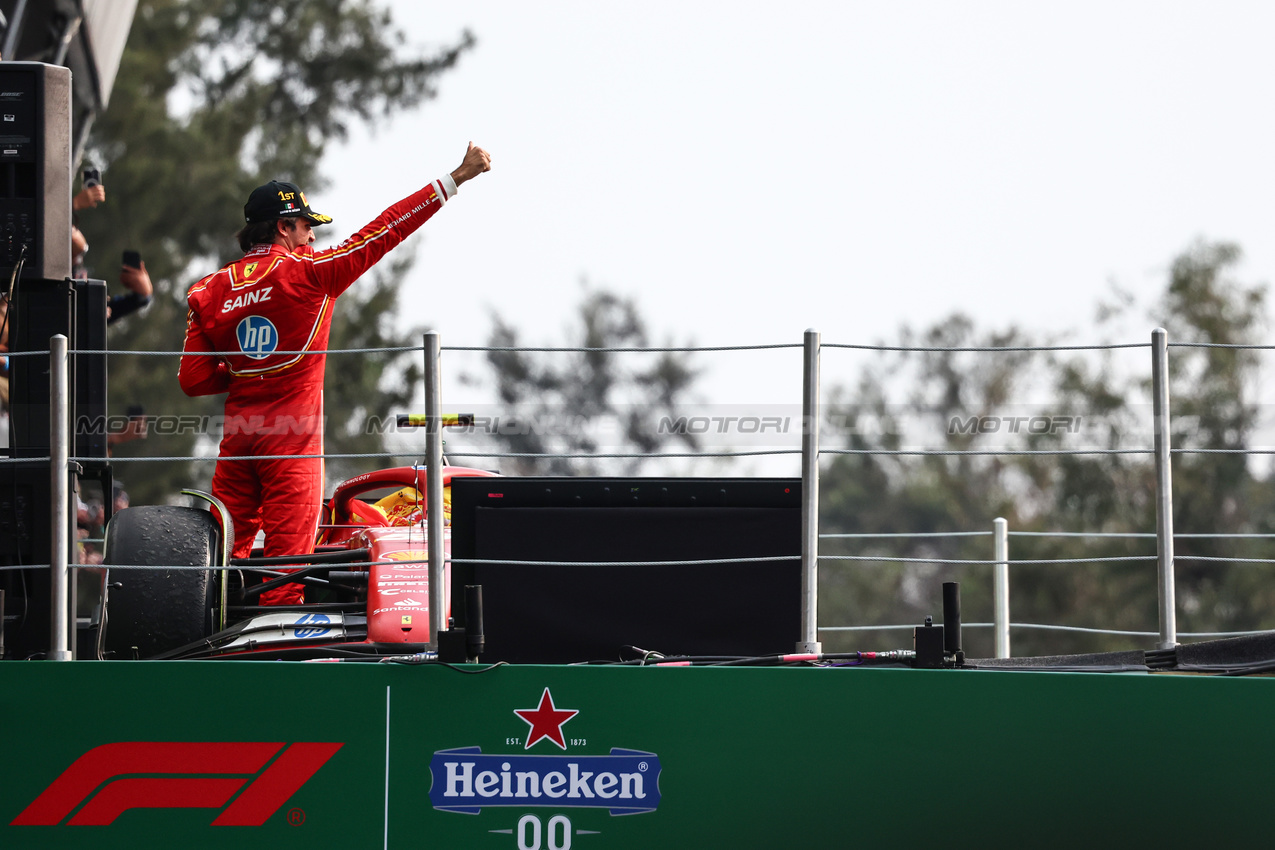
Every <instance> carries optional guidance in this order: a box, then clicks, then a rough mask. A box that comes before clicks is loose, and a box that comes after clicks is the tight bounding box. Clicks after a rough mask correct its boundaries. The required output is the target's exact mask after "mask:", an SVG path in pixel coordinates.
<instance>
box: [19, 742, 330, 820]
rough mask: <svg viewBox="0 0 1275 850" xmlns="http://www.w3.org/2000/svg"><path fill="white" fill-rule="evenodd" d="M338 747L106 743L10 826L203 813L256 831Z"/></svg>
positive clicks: (80, 760)
mask: <svg viewBox="0 0 1275 850" xmlns="http://www.w3.org/2000/svg"><path fill="white" fill-rule="evenodd" d="M342 746H343V745H342V744H331V743H298V744H292V745H287V744H280V743H269V742H260V743H258V742H234V743H211V742H210V743H191V742H166V741H129V742H121V743H116V744H103V745H102V746H100V747H94V748H93V749H91V750H89V751H88V752H87V753H85V754H84V755H82V756H80V757H79V758H78V759H76V760H75V761H74V762H73V763H72V764H71V766H70V767H68V768H67V769H66V770H65V771H63V773H62V775H61V776H59V777H58V778H57V779H55V780H53V784H52V785H50V786H49V787H48V788H46V789H44V792H43V793H42V794H40V796H39V797H36V798H35V800H34V801H33V802H32V803H31V805H29V806H27V807H26V808H25V809H23V810H22V812H21V813H20V814H19V815H18V816H17V817H16V818H14V819H13V821H12V823H11V824H10V825H11V826H56V825H57V824H60V823H62V822H64V821H65V822H66V823H68V824H71V825H74V826H79V825H87V826H103V825H106V824H109V823H111V822H113V821H114V820H115V819H116V818H117V817H119V816H120V815H121V814H123V813H124V812H125V811H127V810H129V809H168V808H204V809H221V810H222V811H221V814H219V815H218V816H217V818H216V819H215V820H214V821H213V822H212V825H213V826H260V825H261V824H263V823H265V822H266V821H267V820H268V819H269V818H270V816H271V815H273V814H274V813H275V812H277V811H278V810H279V808H280V807H281V806H282V805H283V804H284V803H285V802H287V801H288V798H289V797H291V796H292V795H293V794H295V793H296V792H297V790H298V789H300V788H301V786H302V785H304V784H305V783H306V782H307V781H308V780H309V779H310V777H311V776H313V775H314V774H315V773H316V772H317V771H318V770H319V768H321V767H323V765H324V764H326V763H327V761H328V759H330V758H332V756H333V754H334V753H336V751H337V750H339V749H341V747H342ZM135 774H142V775H135ZM157 774H158V775H157ZM164 774H170V775H167V776H165V775H164ZM192 774H195V775H194V776H192ZM199 774H203V775H202V776H200V775H199ZM249 780H251V782H249ZM245 785H246V786H247V787H244V786H245ZM240 789H242V791H241V790H240ZM227 804H229V805H227ZM77 808H78V809H79V811H76V809H77ZM73 812H74V814H72V813H73ZM68 816H70V820H66V819H67V817H68Z"/></svg>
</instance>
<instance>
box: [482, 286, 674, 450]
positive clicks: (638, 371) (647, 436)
mask: <svg viewBox="0 0 1275 850" xmlns="http://www.w3.org/2000/svg"><path fill="white" fill-rule="evenodd" d="M576 318H577V320H578V322H577V323H576V324H574V325H572V326H571V327H569V328H568V329H567V330H566V331H565V333H564V334H563V336H562V339H561V341H560V342H558V343H555V345H554V347H555V348H560V349H571V350H567V351H555V352H533V351H527V350H513V349H518V348H524V349H525V348H526V347H527V346H526V345H525V344H523V343H522V342H521V336H520V334H519V332H518V331H517V329H516V328H514V327H513V326H512V325H510V324H509V323H507V322H506V321H505V319H503V318H502V317H501V316H500V315H499V314H493V315H492V332H491V335H490V338H489V340H488V345H489V346H490V347H491V349H492V350H491V351H489V352H488V354H487V363H488V366H489V368H490V370H491V375H492V377H493V379H494V382H495V387H494V391H495V396H496V398H497V400H498V403H499V405H500V408H499V415H500V417H501V418H502V421H503V422H504V427H503V428H501V429H500V430H499V431H497V432H496V433H494V434H492V435H491V436H492V443H493V445H494V446H496V447H498V448H499V449H500V450H501V451H502V452H507V453H510V454H515V455H517V454H523V455H548V454H552V455H554V456H548V457H514V458H509V459H507V460H506V461H504V462H502V464H501V467H502V469H503V470H504V471H505V472H507V473H512V474H539V475H599V474H604V473H609V474H620V475H631V474H634V473H635V472H637V471H638V470H639V469H640V468H641V467H642V466H643V463H644V461H643V458H642V457H641V455H648V454H651V453H653V452H657V451H659V450H660V449H661V448H663V447H665V446H667V445H668V444H670V443H672V444H674V445H680V446H682V447H683V448H686V449H692V450H693V449H695V448H697V446H698V442H697V439H696V437H695V435H694V434H685V433H683V434H673V433H660V430H659V429H658V427H656V423H657V421H658V419H659V417H660V416H662V415H669V416H671V415H673V414H674V413H675V412H676V410H677V407H678V404H679V403H680V402H681V401H683V400H684V398H685V396H686V393H687V392H688V391H689V390H690V388H691V386H692V384H693V383H694V380H695V378H696V376H697V375H698V373H699V369H698V367H697V366H695V365H694V363H693V362H692V361H691V360H690V358H689V357H688V356H687V355H686V354H685V353H684V352H669V351H663V352H658V351H657V352H652V353H651V354H634V353H632V352H623V353H621V352H618V351H617V350H616V349H646V348H649V347H651V339H650V333H649V332H648V330H647V326H646V321H645V320H644V319H643V318H642V316H641V314H640V313H639V311H638V308H637V305H636V304H635V303H634V302H633V301H632V300H631V299H626V298H622V297H621V296H619V295H616V294H615V293H612V292H608V291H605V290H593V289H587V288H586V290H585V292H584V298H583V300H582V301H581V303H580V305H579V308H578V314H577V316H576ZM617 355H618V356H617ZM635 363H637V364H644V365H636V366H634V365H632V364H635ZM469 380H471V381H472V380H474V379H473V377H472V376H471V377H470V378H469ZM572 455H574V456H572ZM580 455H584V456H580ZM605 455H629V457H612V458H606V457H603V456H605Z"/></svg>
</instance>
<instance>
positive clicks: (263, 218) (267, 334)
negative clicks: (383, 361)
mask: <svg viewBox="0 0 1275 850" xmlns="http://www.w3.org/2000/svg"><path fill="white" fill-rule="evenodd" d="M490 170H491V157H490V156H489V155H488V153H487V152H486V151H485V150H483V149H482V148H480V147H475V146H474V144H473V143H472V142H471V143H470V144H469V149H468V150H467V151H466V152H465V157H464V159H463V160H462V162H461V164H460V165H459V166H458V167H457V168H456V170H455V171H453V172H452V173H451V174H449V175H445V176H443V177H442V178H440V179H438V180H435V181H434V182H432V183H430V184H428V185H427V186H425V187H424V188H422V189H420V190H419V191H417V192H414V193H413V194H411V195H409V196H407V197H406V198H404V199H403V200H401V201H399V202H398V203H396V204H394V205H393V206H391V207H390V208H389V209H387V210H385V211H384V212H383V213H381V214H380V215H379V216H378V217H377V218H376V220H374V221H373V222H371V223H370V224H368V225H367V226H365V227H364V228H363V229H362V230H360V231H359V232H358V233H356V234H354V235H353V236H351V237H350V238H349V239H347V240H345V241H344V242H342V243H340V244H339V245H336V246H334V247H331V248H325V249H323V250H319V251H316V250H314V249H313V248H311V247H310V243H312V242H313V241H314V233H313V227H314V226H315V225H322V224H329V223H331V221H332V219H331V218H330V217H328V216H326V215H322V214H321V213H317V212H315V211H314V210H312V209H311V208H310V204H309V202H308V201H307V200H306V197H305V194H304V193H303V192H302V191H301V190H300V189H299V188H297V187H296V186H295V185H293V184H291V183H284V182H279V181H271V182H270V183H267V184H265V185H264V186H260V187H258V188H257V189H254V190H253V192H252V194H251V195H250V196H249V197H248V203H247V204H245V205H244V219H245V221H246V222H247V223H246V225H245V226H244V228H243V229H242V230H240V231H239V233H238V234H237V236H238V240H239V245H240V247H241V248H242V249H243V250H244V251H245V254H244V256H243V258H242V259H240V260H236V261H235V262H233V263H231V264H230V265H228V266H226V267H225V268H223V269H221V270H220V271H218V272H216V273H214V274H211V275H209V276H208V277H206V278H204V279H203V280H201V281H199V282H198V283H196V284H195V285H194V286H192V287H191V288H190V291H189V292H188V293H187V296H186V303H187V305H188V307H189V313H188V314H187V320H186V343H185V347H184V349H183V355H182V358H181V366H180V369H179V371H178V379H179V381H180V382H181V387H182V389H183V390H184V391H185V392H186V394H187V395H191V396H196V395H211V394H215V393H222V392H227V391H228V392H229V395H228V396H227V398H226V406H225V424H224V429H223V434H222V440H221V450H220V453H219V457H218V461H217V468H216V471H215V472H214V473H213V482H212V492H213V495H214V496H216V497H217V498H218V499H220V500H221V501H222V502H223V503H224V504H225V505H226V508H227V510H228V511H229V513H230V516H231V519H232V520H233V523H234V555H235V557H244V556H247V555H249V554H251V551H252V546H253V541H254V540H255V539H256V536H257V532H258V531H259V530H262V529H264V530H265V535H266V539H265V554H266V555H267V556H275V555H289V554H298V553H308V552H310V551H311V550H312V548H313V546H314V538H315V531H316V529H317V525H318V517H319V510H320V502H321V500H322V497H323V460H322V458H321V457H320V455H322V454H323V373H324V364H325V360H326V357H325V355H324V354H323V353H322V352H323V351H324V350H326V349H327V347H328V330H329V328H330V326H331V322H332V309H333V306H334V303H335V301H336V299H337V298H338V297H339V296H340V295H341V293H342V292H344V291H345V290H346V288H348V287H349V286H350V284H352V283H354V281H355V280H357V279H358V278H359V276H360V275H361V274H363V273H364V272H365V271H367V270H368V269H369V268H371V267H372V265H373V264H374V263H376V262H377V261H378V260H379V259H381V257H383V256H385V254H386V253H388V252H389V251H390V249H392V248H393V247H394V246H396V245H398V244H399V243H400V242H402V241H403V240H404V239H405V238H407V236H408V235H410V234H411V233H412V232H413V231H415V230H416V229H417V228H418V227H420V226H421V225H422V224H424V223H425V221H426V220H427V219H429V218H430V216H432V215H434V213H436V212H438V210H439V209H441V208H442V206H443V204H444V203H446V202H447V201H449V200H451V199H452V198H453V197H454V196H455V195H456V191H457V187H459V186H460V185H461V184H462V183H464V182H466V181H467V180H470V179H472V178H473V177H476V176H477V175H479V174H481V173H482V172H484V171H490ZM311 352H315V353H311ZM302 601H304V596H303V593H302V586H301V585H300V584H299V583H288V584H284V585H282V586H281V587H277V588H274V589H272V590H268V591H266V592H264V593H262V594H261V604H263V605H289V604H295V603H300V602H302Z"/></svg>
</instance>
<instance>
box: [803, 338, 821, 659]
mask: <svg viewBox="0 0 1275 850" xmlns="http://www.w3.org/2000/svg"><path fill="white" fill-rule="evenodd" d="M801 417H802V429H801V640H800V641H799V642H798V643H797V651H798V652H802V653H819V652H823V645H822V644H821V643H820V642H819V332H818V331H816V330H814V329H813V328H811V329H808V330H807V331H806V336H805V346H804V357H803V368H802V389H801Z"/></svg>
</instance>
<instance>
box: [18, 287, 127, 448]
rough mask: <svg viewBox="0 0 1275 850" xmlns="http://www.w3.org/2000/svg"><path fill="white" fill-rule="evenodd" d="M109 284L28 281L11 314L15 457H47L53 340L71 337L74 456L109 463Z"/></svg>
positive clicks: (70, 379)
mask: <svg viewBox="0 0 1275 850" xmlns="http://www.w3.org/2000/svg"><path fill="white" fill-rule="evenodd" d="M106 300H107V299H106V283H105V282H103V281H100V280H69V279H68V280H63V281H46V280H38V281H37V280H25V279H24V280H22V281H20V282H19V283H18V287H17V293H16V295H15V298H14V303H13V306H12V308H11V310H12V313H11V315H10V322H11V326H12V330H11V334H12V339H13V345H12V349H13V351H14V352H15V353H17V356H14V357H12V358H10V363H11V366H10V374H11V376H12V377H11V380H10V385H9V389H10V394H9V401H10V426H11V435H10V440H11V445H12V447H13V455H14V456H15V457H41V456H45V455H48V453H49V357H48V355H47V354H39V353H34V354H27V353H25V352H43V351H48V349H49V338H50V337H52V336H53V335H55V334H62V335H63V336H65V337H66V338H67V347H68V350H69V351H70V357H71V363H70V368H69V370H68V380H69V383H70V386H69V387H68V390H69V392H70V400H71V427H72V434H73V438H72V440H73V442H72V444H71V451H72V453H73V455H74V456H75V457H79V458H85V459H94V460H100V461H102V462H105V459H106V434H107V429H106V427H105V422H106V355H105V354H103V353H92V354H81V353H79V352H81V351H89V352H104V351H105V350H106Z"/></svg>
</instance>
